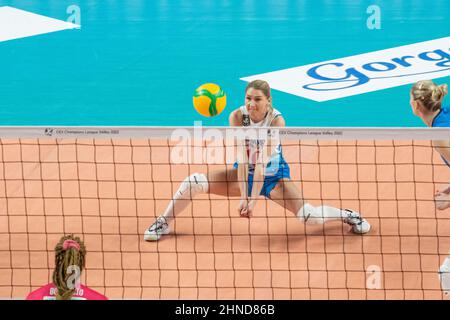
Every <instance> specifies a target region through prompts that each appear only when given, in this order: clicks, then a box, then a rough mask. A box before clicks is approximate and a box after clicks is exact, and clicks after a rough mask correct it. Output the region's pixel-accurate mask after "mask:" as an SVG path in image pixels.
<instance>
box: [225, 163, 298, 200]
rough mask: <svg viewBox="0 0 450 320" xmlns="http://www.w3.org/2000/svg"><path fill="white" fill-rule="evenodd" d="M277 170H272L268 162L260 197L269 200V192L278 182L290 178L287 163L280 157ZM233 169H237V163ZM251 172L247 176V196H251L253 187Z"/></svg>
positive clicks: (271, 165) (252, 172)
mask: <svg viewBox="0 0 450 320" xmlns="http://www.w3.org/2000/svg"><path fill="white" fill-rule="evenodd" d="M277 165H278V166H277V169H276V168H274V166H273V164H272V161H269V163H268V164H267V167H266V175H265V177H264V183H263V186H262V189H261V192H260V195H262V196H264V197H266V198H268V199H270V192H271V191H272V190H273V188H275V186H276V185H277V183H278V181H280V180H281V179H283V178H288V179H290V178H291V170H290V169H289V165H288V163H287V162H286V161H285V160H284V158H283V157H282V156H281V157H280V161H279V162H278V164H277ZM233 168H235V169H237V168H238V163H237V162H235V163H234V165H233ZM253 174H254V171H253V170H249V174H248V188H247V189H248V196H249V197H250V196H251V195H252V187H253Z"/></svg>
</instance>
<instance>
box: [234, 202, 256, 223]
mask: <svg viewBox="0 0 450 320" xmlns="http://www.w3.org/2000/svg"><path fill="white" fill-rule="evenodd" d="M255 204H256V200H254V199H253V200H249V199H241V202H240V203H239V207H238V211H239V215H240V216H241V217H245V218H250V217H251V215H252V212H253V209H254V207H255Z"/></svg>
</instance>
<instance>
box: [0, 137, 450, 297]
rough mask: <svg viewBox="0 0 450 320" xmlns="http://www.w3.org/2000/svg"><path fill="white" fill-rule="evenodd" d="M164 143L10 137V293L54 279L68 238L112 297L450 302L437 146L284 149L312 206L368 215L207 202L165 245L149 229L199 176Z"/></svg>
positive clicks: (3, 157)
mask: <svg viewBox="0 0 450 320" xmlns="http://www.w3.org/2000/svg"><path fill="white" fill-rule="evenodd" d="M172 147H173V146H172V145H171V144H170V143H169V142H167V141H165V140H142V139H139V140H130V139H128V140H92V139H91V140H89V139H85V140H84V139H83V140H74V139H58V140H56V139H40V140H37V139H20V140H12V139H6V140H5V139H2V140H0V297H1V298H7V299H10V298H14V299H23V298H24V297H25V296H26V295H27V294H28V293H29V292H30V291H31V290H34V289H36V288H38V287H40V286H42V285H44V284H46V283H48V282H50V281H51V274H52V268H53V266H54V253H53V249H54V246H55V245H56V243H57V241H58V240H59V238H60V237H61V236H62V235H63V234H67V233H74V234H77V235H79V236H80V237H81V238H82V239H83V240H84V241H85V244H86V248H87V252H88V253H87V264H86V269H85V270H84V272H83V274H82V283H83V284H86V285H88V286H89V287H91V288H93V289H95V290H97V291H99V292H101V293H104V294H105V295H106V296H107V297H109V298H110V299H447V297H446V296H445V295H444V294H443V292H442V291H441V287H440V283H439V278H438V273H437V272H438V269H439V266H440V264H441V262H442V261H443V259H444V257H445V256H446V255H447V254H448V252H449V250H450V215H449V214H450V210H449V209H447V210H444V211H438V210H436V208H435V204H434V201H433V196H434V192H435V190H436V188H438V187H439V186H442V185H445V184H446V183H448V182H449V181H450V170H449V169H448V168H447V167H446V166H444V165H443V164H442V162H441V159H440V158H439V156H438V155H437V153H436V152H434V151H433V150H432V148H431V146H430V143H429V142H427V141H324V142H317V141H302V142H300V141H285V142H284V143H283V153H284V156H285V158H286V161H287V162H288V163H289V165H290V169H291V176H292V180H294V181H296V183H297V186H298V187H299V189H301V190H302V193H303V197H304V198H305V199H307V200H308V201H309V202H310V203H312V204H315V205H320V204H327V205H332V206H336V207H341V208H350V209H354V210H356V211H359V212H361V213H362V215H363V216H364V217H365V218H366V219H367V220H368V221H369V222H370V223H371V224H372V230H371V231H370V233H369V234H366V235H362V236H361V235H355V234H352V233H351V231H350V227H349V226H348V225H345V224H343V223H341V222H339V221H336V222H329V223H326V224H324V225H304V224H303V223H302V222H301V221H299V220H298V219H297V218H296V217H295V216H294V215H293V214H291V213H289V212H286V210H285V209H283V208H282V207H280V206H279V205H277V204H275V203H274V202H272V201H270V200H263V199H261V200H260V201H258V203H257V206H256V208H255V210H254V215H253V217H252V218H251V219H245V218H240V217H239V215H238V213H237V210H236V208H237V206H238V202H239V199H237V198H233V199H231V198H225V197H220V196H214V195H207V194H205V195H200V196H198V197H196V198H195V199H194V200H193V203H192V205H190V206H189V207H188V209H186V211H185V212H183V213H182V214H180V215H179V216H178V217H177V218H176V220H175V222H174V225H173V226H172V230H173V233H172V234H170V235H168V236H164V237H162V238H161V240H160V241H158V242H153V243H148V242H145V241H144V240H143V233H144V231H145V229H146V228H148V227H149V225H150V224H151V223H152V222H153V221H154V219H155V217H157V216H158V215H159V214H161V213H162V212H163V211H164V209H165V208H166V206H167V204H168V201H169V200H170V198H171V197H172V195H173V193H174V191H175V190H176V189H177V188H178V184H179V183H180V182H181V181H182V180H183V179H184V178H185V177H186V176H188V175H189V174H192V173H194V172H204V173H206V172H209V171H212V170H218V169H223V168H230V169H231V167H232V164H225V163H222V164H183V165H180V164H177V165H175V164H171V163H170V152H171V148H172Z"/></svg>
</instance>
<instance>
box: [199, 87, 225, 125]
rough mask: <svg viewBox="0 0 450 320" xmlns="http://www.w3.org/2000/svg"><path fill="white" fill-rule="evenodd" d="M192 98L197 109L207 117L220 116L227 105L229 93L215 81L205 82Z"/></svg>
mask: <svg viewBox="0 0 450 320" xmlns="http://www.w3.org/2000/svg"><path fill="white" fill-rule="evenodd" d="M192 100H193V104H194V108H195V110H197V112H198V113H200V114H201V115H202V116H205V117H214V116H218V115H219V114H221V113H222V111H223V110H224V109H225V106H226V105H227V95H226V94H225V92H224V91H223V90H222V88H221V87H220V86H218V85H217V84H214V83H205V84H203V85H201V86H200V87H198V88H197V89H196V90H195V93H194V97H193V99H192Z"/></svg>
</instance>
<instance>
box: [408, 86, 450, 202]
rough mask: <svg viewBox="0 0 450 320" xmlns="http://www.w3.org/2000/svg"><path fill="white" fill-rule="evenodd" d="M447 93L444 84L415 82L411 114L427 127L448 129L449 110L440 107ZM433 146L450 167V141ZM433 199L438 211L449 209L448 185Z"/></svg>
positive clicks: (437, 142) (449, 190)
mask: <svg viewBox="0 0 450 320" xmlns="http://www.w3.org/2000/svg"><path fill="white" fill-rule="evenodd" d="M447 93H448V86H447V85H446V84H443V85H440V86H438V85H437V84H435V83H434V82H433V81H430V80H423V81H419V82H417V83H416V84H414V86H413V87H412V89H411V94H410V96H411V100H410V104H411V108H412V111H413V113H414V114H415V115H416V116H418V117H419V118H421V119H422V121H423V122H424V123H425V124H426V125H427V126H429V127H434V128H436V127H450V108H449V107H444V106H442V101H443V100H444V97H445V95H446V94H447ZM433 146H434V148H435V150H436V151H437V152H439V154H440V155H441V157H442V160H443V161H444V162H445V164H447V166H449V167H450V140H439V141H433ZM434 199H435V201H436V207H437V208H438V209H439V210H445V209H447V208H450V184H449V185H447V186H446V187H444V188H442V189H441V190H438V191H436V194H435V198H434Z"/></svg>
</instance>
